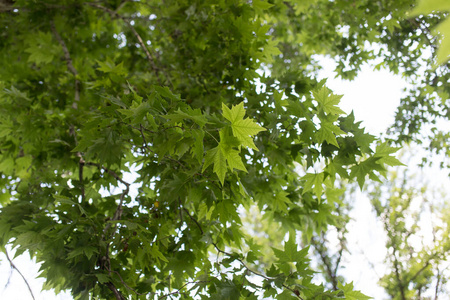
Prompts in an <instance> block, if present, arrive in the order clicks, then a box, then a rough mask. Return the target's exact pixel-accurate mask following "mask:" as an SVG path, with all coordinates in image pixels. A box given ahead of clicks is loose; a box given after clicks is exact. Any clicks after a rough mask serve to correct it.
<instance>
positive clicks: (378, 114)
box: [0, 60, 406, 300]
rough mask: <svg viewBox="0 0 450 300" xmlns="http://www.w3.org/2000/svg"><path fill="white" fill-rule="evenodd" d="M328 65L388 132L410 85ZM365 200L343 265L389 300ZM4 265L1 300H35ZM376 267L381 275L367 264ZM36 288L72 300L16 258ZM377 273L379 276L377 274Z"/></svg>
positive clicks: (377, 230)
mask: <svg viewBox="0 0 450 300" xmlns="http://www.w3.org/2000/svg"><path fill="white" fill-rule="evenodd" d="M325 61H326V62H327V63H326V64H325V65H327V66H328V67H327V68H325V69H324V71H323V72H321V73H320V75H319V76H320V77H321V78H324V77H328V78H329V79H328V81H327V86H328V87H329V88H330V89H332V90H333V91H334V93H336V94H342V95H344V96H343V98H342V100H341V106H340V107H341V108H342V109H343V110H344V111H345V112H347V113H350V112H351V111H352V110H353V111H354V114H355V119H356V120H357V121H363V126H365V127H366V128H367V130H368V131H369V132H370V133H372V134H374V135H379V133H381V132H384V131H385V130H386V128H387V127H388V126H389V125H390V124H392V122H393V120H394V113H395V109H396V107H397V106H398V104H399V100H400V98H401V95H402V90H403V89H404V87H405V86H406V83H405V81H404V80H402V78H401V77H400V76H398V75H393V74H391V73H389V72H388V71H385V70H381V71H376V72H374V71H372V70H371V68H370V67H368V66H366V67H363V68H362V71H361V73H360V75H359V76H358V77H357V78H356V79H355V80H354V81H341V80H338V79H334V78H333V77H334V73H333V72H332V71H333V63H332V61H331V60H325ZM360 197H361V199H357V201H355V203H356V204H355V210H354V212H353V214H352V217H353V218H354V221H352V222H351V223H350V224H349V227H350V228H349V229H350V235H349V243H350V244H351V245H355V247H351V246H349V248H350V249H352V254H351V256H349V257H347V258H346V259H345V261H344V263H345V266H346V268H345V270H344V274H345V276H346V277H347V280H348V281H349V282H350V281H354V284H355V287H356V288H357V289H360V290H362V291H363V292H364V293H366V294H368V295H370V296H372V297H374V298H375V299H382V298H384V297H383V296H384V292H383V289H382V288H380V287H378V285H377V281H378V276H380V275H382V272H383V266H382V264H381V263H382V261H383V258H384V254H385V251H386V250H385V247H384V235H383V231H382V230H381V228H382V227H381V226H380V224H378V223H377V220H376V219H375V218H374V217H371V216H373V212H372V210H371V206H370V203H369V201H368V199H366V198H364V196H362V195H361V194H360ZM0 258H1V263H0V299H8V300H27V299H31V296H30V294H29V292H28V289H27V287H26V285H25V284H24V283H23V280H22V278H21V277H20V276H19V274H17V272H15V271H13V272H12V274H10V266H9V263H8V261H7V260H6V258H4V255H3V254H1V256H0ZM368 259H369V260H370V261H371V262H372V263H375V269H376V272H374V271H373V268H372V267H371V266H370V264H368V263H367V260H368ZM14 263H15V264H16V265H17V266H18V268H19V269H20V270H21V272H22V273H23V274H24V276H25V277H26V278H27V280H28V281H29V283H30V284H31V287H32V289H33V292H34V295H35V298H36V300H38V299H39V300H53V299H59V300H62V299H72V297H70V295H68V294H60V295H58V296H55V295H54V293H52V292H49V291H45V292H41V287H42V283H43V282H44V280H43V279H34V278H35V277H36V276H37V274H38V266H36V265H35V264H32V263H30V260H29V257H28V255H22V256H21V257H18V258H16V259H14ZM377 273H378V274H377Z"/></svg>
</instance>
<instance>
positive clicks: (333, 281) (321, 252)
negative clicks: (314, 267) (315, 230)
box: [311, 237, 342, 291]
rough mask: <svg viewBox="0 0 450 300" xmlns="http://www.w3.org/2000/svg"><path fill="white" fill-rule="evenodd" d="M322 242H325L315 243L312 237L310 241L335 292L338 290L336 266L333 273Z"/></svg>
mask: <svg viewBox="0 0 450 300" xmlns="http://www.w3.org/2000/svg"><path fill="white" fill-rule="evenodd" d="M324 242H325V241H322V242H318V241H316V239H315V238H314V237H313V238H312V239H311V244H312V246H313V247H314V248H315V249H316V251H317V253H319V256H320V259H321V260H322V263H323V265H324V266H325V270H326V272H327V275H328V277H329V278H330V280H331V285H332V286H333V289H334V290H335V291H337V290H338V287H337V286H338V282H337V279H336V270H337V266H336V268H335V271H334V272H333V267H332V266H331V265H332V262H331V259H330V258H329V257H328V255H327V253H326V251H325V248H326V247H324ZM341 253H342V252H341Z"/></svg>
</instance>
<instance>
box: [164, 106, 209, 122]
mask: <svg viewBox="0 0 450 300" xmlns="http://www.w3.org/2000/svg"><path fill="white" fill-rule="evenodd" d="M163 117H165V118H167V119H170V120H171V121H173V122H180V121H182V120H185V119H190V120H193V121H194V122H195V123H196V124H197V125H199V126H200V127H204V126H205V124H207V123H208V120H207V119H206V117H205V116H204V115H203V114H202V112H201V111H200V109H192V108H190V107H188V108H187V109H186V112H183V111H181V109H178V110H177V111H176V112H175V114H170V115H165V116H163Z"/></svg>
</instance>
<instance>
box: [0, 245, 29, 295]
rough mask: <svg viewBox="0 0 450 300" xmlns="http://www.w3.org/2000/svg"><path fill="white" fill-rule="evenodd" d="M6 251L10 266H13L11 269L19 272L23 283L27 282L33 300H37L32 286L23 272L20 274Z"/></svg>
mask: <svg viewBox="0 0 450 300" xmlns="http://www.w3.org/2000/svg"><path fill="white" fill-rule="evenodd" d="M4 250H5V255H6V259H7V260H8V262H9V264H10V265H11V268H13V269H14V270H16V271H17V273H19V275H20V276H21V277H22V279H23V281H25V284H26V285H27V287H28V290H29V291H30V294H31V298H33V300H35V299H36V298H34V294H33V291H32V290H31V286H30V284H29V283H28V281H27V279H26V278H25V276H23V274H22V272H20V270H19V269H18V268H17V266H16V265H15V264H14V263H13V261H12V259H11V258H10V257H9V255H8V251H7V250H6V249H4Z"/></svg>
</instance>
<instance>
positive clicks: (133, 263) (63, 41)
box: [0, 0, 450, 299]
mask: <svg viewBox="0 0 450 300" xmlns="http://www.w3.org/2000/svg"><path fill="white" fill-rule="evenodd" d="M441 2H442V1H441ZM413 5H414V1H412V0H401V1H399V0H395V1H394V0H382V1H366V0H356V1H348V0H335V1H331V0H307V1H294V0H292V1H281V0H269V1H266V0H252V1H241V0H232V1H224V0H221V1H210V0H204V1H194V0H189V1H188V0H177V1H173V0H165V1H152V0H147V1H144V0H143V1H127V0H125V1H119V0H103V1H74V0H63V1H41V0H35V1H25V0H17V1H0V28H1V30H0V63H1V65H2V68H1V69H0V113H1V116H2V118H0V145H1V148H0V151H1V152H0V172H1V178H0V184H1V189H2V190H1V193H2V194H1V197H0V204H1V212H0V245H1V247H2V248H3V249H4V247H5V246H6V245H12V246H13V247H14V248H15V251H16V254H20V253H23V252H28V253H30V254H31V255H32V256H33V257H35V258H36V260H37V261H38V262H41V263H42V266H41V270H42V273H41V276H43V277H45V278H46V280H47V281H46V288H53V289H55V290H56V291H61V290H70V291H71V293H72V294H73V296H74V297H75V298H77V299H89V298H90V297H92V298H101V299H109V298H116V299H128V298H132V299H154V298H156V299H166V298H167V299H170V298H180V299H239V298H245V299H257V298H261V297H263V298H270V297H273V298H276V299H316V298H317V299H342V298H346V299H368V297H367V296H364V295H363V294H362V293H361V292H359V291H355V290H353V284H352V283H345V282H336V283H335V284H334V286H333V288H331V289H327V288H326V287H325V285H323V284H317V281H314V280H313V277H314V272H313V270H312V269H311V268H310V261H309V258H308V248H309V245H311V244H312V243H313V242H314V237H315V236H317V235H320V234H321V233H323V232H326V231H327V230H328V229H329V228H330V227H332V226H337V227H341V228H342V226H343V224H345V222H346V217H345V216H343V215H341V214H340V207H342V205H343V193H344V188H343V187H344V186H345V184H346V183H347V182H357V184H358V185H359V186H360V187H361V188H362V187H363V186H364V183H365V181H366V179H368V178H370V180H380V176H385V175H386V172H387V168H388V167H389V166H396V165H400V164H401V163H400V161H399V160H398V159H396V158H395V156H394V153H395V152H396V151H397V149H398V148H397V147H396V146H394V144H393V143H391V142H397V143H399V144H400V143H401V142H402V141H410V140H413V139H417V140H418V139H419V138H418V136H419V134H421V133H423V131H421V126H422V125H421V124H422V123H423V122H424V121H425V120H426V121H427V122H428V121H431V122H433V120H434V118H442V117H448V116H450V114H448V105H447V103H446V101H447V100H448V99H447V98H448V94H449V93H450V90H449V85H448V79H449V73H448V63H447V64H446V63H445V55H447V54H448V53H447V52H445V51H447V50H448V47H447V46H446V44H447V43H448V36H447V39H443V41H445V43H444V42H442V43H441V45H442V49H443V50H441V52H440V56H439V60H438V62H439V63H440V64H441V65H440V66H438V67H437V66H435V65H434V64H433V61H434V59H435V57H434V56H432V55H429V56H427V55H426V52H427V51H435V50H434V49H435V39H436V38H435V37H434V36H433V35H431V30H432V29H431V28H434V26H435V25H437V24H438V23H439V22H441V21H442V20H444V17H445V16H446V14H445V13H439V12H435V13H434V14H432V15H430V16H416V17H413V16H411V15H408V13H409V12H410V11H411V9H412V7H413ZM425 8H426V9H427V6H426V7H425ZM448 8H449V7H448V5H447V6H445V5H443V6H436V7H434V9H437V10H440V11H445V9H448ZM420 12H422V13H428V11H426V10H425V9H424V10H422V11H420V7H419V13H420ZM445 22H446V23H442V24H447V23H448V20H447V21H445ZM443 32H444V33H443V34H444V36H445V34H448V30H447V29H446V31H443ZM371 45H375V46H376V47H373V46H371ZM424 53H425V54H424ZM317 54H322V55H329V56H331V57H332V58H333V59H335V61H336V62H337V63H338V64H337V70H336V71H337V73H338V75H339V76H341V77H343V78H346V79H352V78H354V77H355V75H356V74H357V73H358V71H359V69H360V67H361V65H362V64H364V63H367V62H377V63H379V66H378V67H387V68H389V69H390V70H392V71H394V72H402V73H403V74H405V75H406V76H408V78H410V80H412V81H416V82H417V84H416V85H415V86H414V88H413V90H411V91H410V93H409V96H407V97H406V98H405V99H403V100H402V104H401V106H400V107H399V111H398V115H397V120H396V124H395V126H394V127H392V131H393V132H394V134H393V135H391V138H390V140H388V141H383V140H381V139H380V138H378V137H374V136H372V135H370V134H368V133H367V132H366V131H365V130H364V128H362V127H361V124H360V122H358V120H355V117H354V115H353V114H345V113H344V112H343V111H342V110H341V109H340V108H339V102H340V99H341V97H342V96H340V95H336V94H334V93H333V92H332V91H331V90H330V89H328V88H327V86H326V81H325V80H322V81H318V80H317V79H316V76H315V75H316V74H317V71H318V70H319V69H320V64H319V62H318V61H317V59H316V56H315V55H317ZM377 60H381V62H379V61H377ZM419 71H420V72H423V73H424V74H425V75H424V76H420V77H419V76H416V75H417V73H418V72H419ZM446 97H447V98H446ZM430 116H432V118H430ZM432 132H433V134H434V135H433V136H431V138H432V139H433V141H434V144H433V145H439V147H438V148H439V149H443V150H445V151H446V146H445V145H442V143H441V144H439V141H443V138H442V135H445V134H448V133H442V132H440V133H439V132H438V130H437V129H436V130H433V131H432ZM439 138H441V140H439ZM397 146H398V145H397ZM253 210H256V211H258V214H259V215H260V216H261V223H263V226H265V228H266V230H267V232H270V230H272V232H273V234H274V236H276V238H274V236H272V237H269V238H267V237H266V238H265V237H264V236H261V232H260V231H259V232H258V231H257V230H256V229H255V228H253V227H252V226H251V225H252V223H251V221H249V220H251V213H252V211H253ZM253 225H254V224H253ZM275 228H276V229H275ZM275 230H276V231H275ZM268 240H270V245H271V247H270V248H267V247H265V246H266V244H267V241H268Z"/></svg>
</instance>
